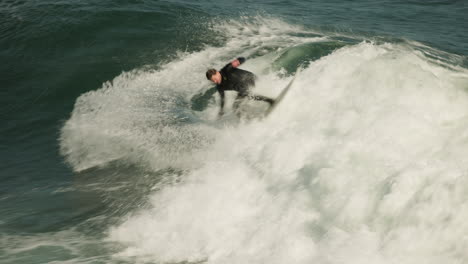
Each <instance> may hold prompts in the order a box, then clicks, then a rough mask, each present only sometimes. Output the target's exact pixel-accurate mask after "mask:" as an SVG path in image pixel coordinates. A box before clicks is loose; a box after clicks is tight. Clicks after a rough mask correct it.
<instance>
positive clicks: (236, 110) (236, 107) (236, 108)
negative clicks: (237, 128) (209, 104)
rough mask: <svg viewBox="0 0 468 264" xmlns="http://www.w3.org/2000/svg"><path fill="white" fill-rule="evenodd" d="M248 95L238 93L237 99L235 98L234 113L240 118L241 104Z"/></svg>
mask: <svg viewBox="0 0 468 264" xmlns="http://www.w3.org/2000/svg"><path fill="white" fill-rule="evenodd" d="M245 97H246V95H245V94H241V93H239V94H237V97H236V99H235V100H234V103H233V104H232V108H233V110H234V113H236V115H237V117H239V118H240V111H239V106H240V104H241V103H242V101H243V100H244V99H245Z"/></svg>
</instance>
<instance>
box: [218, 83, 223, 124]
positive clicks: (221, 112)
mask: <svg viewBox="0 0 468 264" xmlns="http://www.w3.org/2000/svg"><path fill="white" fill-rule="evenodd" d="M218 92H219V97H221V104H220V109H219V113H218V116H220V117H221V116H222V115H223V114H224V90H223V89H220V88H218Z"/></svg>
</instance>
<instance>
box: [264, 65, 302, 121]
mask: <svg viewBox="0 0 468 264" xmlns="http://www.w3.org/2000/svg"><path fill="white" fill-rule="evenodd" d="M298 72H299V70H298V71H296V73H295V74H294V77H293V78H292V80H291V81H289V83H288V85H286V87H285V88H284V89H283V90H282V91H281V93H280V94H279V95H278V96H277V97H276V99H275V102H274V103H273V105H271V106H270V108H268V110H267V111H266V113H265V117H267V116H268V115H270V114H271V112H273V110H275V108H276V107H277V106H278V104H279V103H281V101H282V100H283V98H284V97H285V96H286V94H287V93H288V91H289V89H291V86H292V84H293V83H294V80H296V76H297V73H298Z"/></svg>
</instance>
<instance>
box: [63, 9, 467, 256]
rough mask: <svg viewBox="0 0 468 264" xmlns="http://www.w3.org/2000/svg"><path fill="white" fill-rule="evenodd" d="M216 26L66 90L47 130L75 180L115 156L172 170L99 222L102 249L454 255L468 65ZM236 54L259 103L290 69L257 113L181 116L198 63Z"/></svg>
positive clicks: (214, 63)
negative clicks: (121, 211)
mask: <svg viewBox="0 0 468 264" xmlns="http://www.w3.org/2000/svg"><path fill="white" fill-rule="evenodd" d="M215 24H216V26H214V27H212V28H210V30H212V31H213V32H214V34H219V35H220V37H221V38H223V39H224V42H223V44H222V45H220V46H206V47H204V48H202V49H201V50H199V51H193V52H185V53H181V54H179V55H178V57H177V58H176V59H174V60H172V61H169V62H164V63H163V62H162V63H161V64H160V67H159V69H157V70H135V71H133V72H129V73H123V74H122V75H120V76H118V77H116V78H115V79H114V80H113V81H112V82H109V83H106V84H104V85H103V87H102V88H100V89H98V90H96V91H93V92H88V93H86V94H84V95H82V96H80V97H79V98H78V100H77V102H76V104H75V107H74V110H73V113H72V115H71V117H70V119H69V120H68V121H67V122H66V123H65V124H64V126H63V128H62V130H61V136H60V147H61V151H62V154H63V155H64V156H65V157H66V159H67V162H68V163H69V164H70V165H71V166H72V167H73V169H74V170H75V171H83V170H87V169H90V168H93V167H95V166H106V164H107V163H108V162H109V161H115V160H117V161H119V162H124V163H131V164H135V165H137V166H141V167H145V168H147V169H148V170H154V171H157V170H163V169H167V168H172V169H175V170H177V171H178V172H179V173H181V180H180V181H177V182H175V183H174V182H172V183H170V184H165V185H163V187H162V188H158V189H157V190H155V191H152V192H150V193H149V194H148V196H147V197H146V199H147V200H148V204H149V206H146V207H144V208H141V209H135V210H131V211H130V212H129V213H128V214H127V215H126V216H125V217H122V218H120V220H119V222H118V223H117V224H113V225H111V226H110V227H109V228H108V230H107V231H106V238H105V239H104V240H105V241H106V243H107V242H110V243H117V244H119V245H121V246H122V248H120V249H119V250H117V251H116V252H114V253H113V258H115V259H116V260H131V261H136V262H138V263H146V262H152V263H153V262H154V263H186V262H188V263H272V264H273V263H278V264H279V263H344V262H346V263H382V264H383V263H408V264H409V263H464V262H466V261H468V253H467V251H466V248H468V241H467V240H466V234H468V223H467V221H466V220H465V219H466V218H467V217H468V210H467V209H468V208H467V206H468V203H467V201H468V180H467V179H468V177H467V176H468V175H467V173H468V156H467V155H466V153H465V152H466V149H468V130H467V127H468V119H467V113H468V95H467V93H466V87H468V71H467V70H466V69H464V68H462V67H460V66H458V65H459V64H458V63H457V61H459V60H460V58H459V57H457V56H456V55H451V54H446V53H443V52H440V51H437V50H435V49H432V48H430V47H427V46H424V45H422V44H420V43H416V42H410V41H401V40H400V41H389V40H379V39H374V40H369V39H367V40H366V39H365V38H362V37H359V36H356V35H354V36H353V35H339V34H337V33H327V32H323V31H320V32H319V31H313V30H311V29H308V28H304V27H301V26H297V25H292V24H288V23H286V22H284V21H281V20H278V19H272V18H266V17H262V16H257V17H253V18H252V17H250V18H244V19H240V20H236V21H234V20H230V21H225V22H222V21H216V23H215ZM237 56H245V57H247V58H249V60H247V62H246V63H245V64H243V65H242V68H243V69H247V70H250V71H252V72H254V73H255V74H256V75H258V77H259V79H258V83H257V86H256V88H255V92H257V93H260V94H264V95H267V96H272V97H274V96H276V95H277V94H279V92H280V91H281V89H282V88H283V87H284V86H285V85H286V84H287V83H288V82H289V80H290V79H291V78H292V75H293V73H294V72H296V69H297V68H298V67H302V70H301V71H298V73H297V76H296V80H295V83H294V85H293V87H292V88H291V90H290V92H289V93H288V95H287V96H286V97H285V99H284V100H283V101H282V103H281V104H280V105H279V106H278V108H277V110H276V111H275V112H274V113H273V114H272V115H270V116H269V117H268V118H265V119H263V120H259V119H255V118H254V119H253V120H250V121H246V120H241V121H240V122H237V121H235V119H234V118H231V117H229V115H228V117H227V118H226V120H227V121H226V120H225V121H219V122H217V121H214V120H215V117H216V113H217V110H218V102H217V100H218V98H217V95H214V96H213V97H212V98H211V99H210V100H209V101H208V102H207V106H206V107H204V108H202V109H201V110H200V111H194V110H191V98H192V97H193V96H195V95H197V94H199V93H202V92H203V91H205V90H206V89H208V87H209V83H208V82H207V81H206V79H205V78H204V72H205V71H206V69H208V68H211V67H216V68H221V67H222V66H223V65H224V64H225V63H226V62H227V61H229V60H231V59H233V58H235V57H237ZM233 96H235V95H234V94H230V97H229V99H232V97H233ZM231 102H232V100H231V101H228V105H229V104H230V103H231ZM259 107H260V106H253V108H259ZM257 110H258V109H257ZM260 110H261V109H260ZM129 177H130V175H129ZM166 177H171V176H170V175H169V176H168V175H166Z"/></svg>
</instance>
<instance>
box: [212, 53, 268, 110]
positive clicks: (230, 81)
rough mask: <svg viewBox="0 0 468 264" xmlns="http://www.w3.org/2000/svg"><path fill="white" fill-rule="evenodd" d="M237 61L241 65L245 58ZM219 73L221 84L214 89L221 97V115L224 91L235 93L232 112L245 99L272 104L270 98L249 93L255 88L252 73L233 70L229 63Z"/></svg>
mask: <svg viewBox="0 0 468 264" xmlns="http://www.w3.org/2000/svg"><path fill="white" fill-rule="evenodd" d="M237 59H238V60H239V62H240V63H241V64H242V63H244V62H245V58H243V57H239V58H237ZM219 72H220V73H221V83H220V84H218V85H217V86H216V89H217V90H218V92H219V95H220V96H221V110H220V113H221V114H222V112H223V108H224V91H236V92H237V98H236V100H235V102H234V105H233V108H234V110H237V108H238V107H239V105H240V103H241V101H242V100H243V99H244V98H246V97H248V98H250V99H254V100H259V101H265V102H268V103H269V104H270V105H272V104H273V102H274V100H273V99H271V98H268V97H265V96H261V95H254V94H252V93H250V88H251V87H253V86H255V78H256V77H255V75H254V74H253V73H251V72H249V71H246V70H242V69H238V68H235V67H233V66H232V65H231V63H228V64H227V65H226V66H224V67H223V68H222V69H221V70H220V71H219Z"/></svg>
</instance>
